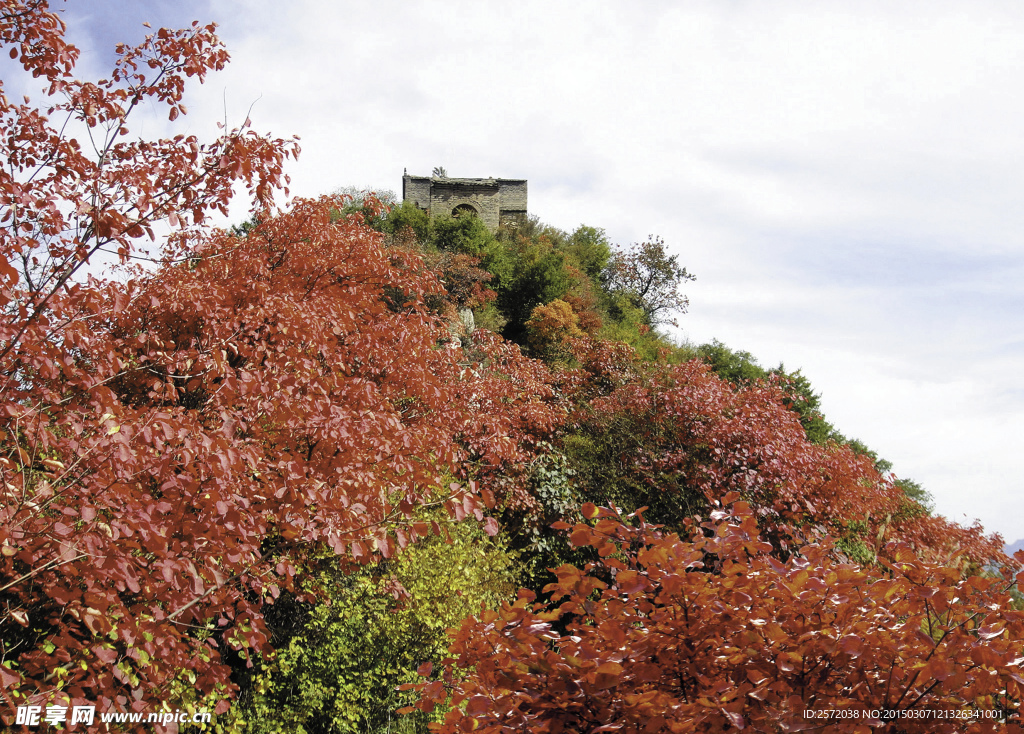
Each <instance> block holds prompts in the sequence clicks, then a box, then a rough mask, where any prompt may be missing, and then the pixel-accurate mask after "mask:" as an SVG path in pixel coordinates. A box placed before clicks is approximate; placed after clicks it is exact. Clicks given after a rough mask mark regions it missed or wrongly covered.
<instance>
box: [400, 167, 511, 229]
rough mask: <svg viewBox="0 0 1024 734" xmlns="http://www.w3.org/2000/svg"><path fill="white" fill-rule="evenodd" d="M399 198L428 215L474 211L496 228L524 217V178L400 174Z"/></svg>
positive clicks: (473, 212)
mask: <svg viewBox="0 0 1024 734" xmlns="http://www.w3.org/2000/svg"><path fill="white" fill-rule="evenodd" d="M402 200H403V201H411V202H412V203H413V204H415V205H416V206H418V207H419V208H420V209H424V210H425V211H427V212H428V213H429V214H430V215H431V216H437V215H439V214H447V215H452V216H457V215H458V214H459V213H460V212H467V213H472V214H475V215H476V216H478V217H480V219H482V220H483V222H484V224H486V225H487V228H488V229H490V230H491V231H492V232H496V231H497V230H498V227H499V226H501V225H506V226H507V225H509V224H514V223H519V222H525V221H526V180H525V179H512V178H448V177H446V176H410V175H409V174H408V173H407V174H405V175H404V176H402Z"/></svg>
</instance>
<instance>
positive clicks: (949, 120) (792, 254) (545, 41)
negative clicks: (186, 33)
mask: <svg viewBox="0 0 1024 734" xmlns="http://www.w3.org/2000/svg"><path fill="white" fill-rule="evenodd" d="M193 19H199V20H202V21H203V22H208V21H210V20H213V21H216V22H217V23H218V24H219V25H220V33H221V36H222V38H223V39H224V40H225V42H226V43H227V45H228V47H229V49H230V51H231V53H232V63H231V65H230V67H229V68H228V69H227V70H226V71H224V72H222V73H220V74H218V75H215V76H213V77H212V78H210V79H209V81H208V83H207V85H206V86H205V87H203V88H198V87H193V88H192V89H191V90H190V93H189V95H188V97H187V98H186V100H185V101H186V104H187V105H188V107H189V109H190V114H189V115H188V117H187V118H185V120H184V123H182V121H181V120H179V122H178V126H177V127H174V128H172V127H169V126H168V124H167V123H166V111H160V112H159V114H158V113H157V112H156V111H154V113H153V115H152V116H151V117H150V118H149V119H147V120H145V121H144V124H141V125H140V124H139V122H138V121H137V122H136V125H135V127H134V128H133V131H134V132H137V133H141V134H144V135H147V136H155V135H163V134H167V133H176V132H185V131H190V132H194V133H196V134H199V135H200V136H201V137H206V138H212V137H213V136H214V135H215V134H216V127H215V122H216V121H217V120H219V119H224V117H225V115H226V116H227V118H228V121H229V123H230V124H232V125H236V124H238V123H240V122H241V121H242V120H244V119H245V116H246V113H247V111H248V110H249V108H250V107H252V119H253V121H254V125H255V127H256V129H257V130H259V131H260V132H270V133H273V134H274V135H276V136H291V135H299V136H301V138H302V141H301V144H302V148H303V153H302V156H301V157H300V159H299V161H298V163H294V164H292V166H291V169H290V172H291V175H292V180H293V186H292V192H293V193H294V194H299V195H318V194H321V193H325V192H328V191H331V190H333V189H336V188H338V187H340V186H350V185H355V186H366V187H370V188H375V189H378V190H383V189H390V190H392V191H397V192H399V193H400V191H401V175H402V170H403V168H408V170H409V172H410V173H413V174H420V175H429V173H430V171H431V169H432V168H433V167H434V166H444V167H445V168H446V169H447V171H448V173H449V174H450V175H452V176H466V177H478V176H496V177H505V178H525V179H528V180H529V206H530V211H531V213H533V214H536V215H538V216H539V217H540V218H541V219H542V220H543V221H544V222H547V223H549V224H553V225H555V226H558V227H561V228H563V229H566V230H571V229H573V228H575V227H576V226H577V225H579V224H581V223H585V224H589V225H593V226H598V227H603V228H604V229H605V230H607V232H608V234H609V236H610V238H611V239H612V240H613V241H615V242H617V243H620V244H628V243H630V242H634V241H638V240H643V239H645V238H646V237H647V235H648V234H657V235H660V236H662V237H663V238H664V239H665V242H666V243H667V244H668V245H669V247H670V248H671V249H672V251H673V252H676V253H678V254H679V255H680V258H681V262H682V263H683V264H684V265H686V267H687V268H688V269H689V270H690V272H693V273H695V274H696V275H697V277H698V280H697V282H696V283H693V284H690V285H689V286H688V289H687V293H688V295H689V296H690V301H691V309H690V313H689V314H688V315H687V316H686V317H684V319H683V320H682V324H681V325H682V329H681V333H680V334H679V335H678V336H680V337H682V338H686V339H689V340H691V341H693V342H695V343H701V342H705V341H709V340H711V339H713V338H717V339H719V340H721V341H723V342H725V343H726V344H727V345H729V346H730V347H733V348H736V349H743V350H747V351H749V352H751V353H753V354H754V355H755V356H756V357H757V358H758V359H759V360H760V361H761V363H762V364H764V365H766V366H774V365H775V364H777V363H779V362H780V361H782V362H784V363H785V365H786V367H787V368H791V369H792V368H797V367H800V368H802V369H803V371H804V374H806V375H807V376H808V377H809V378H810V379H811V381H812V383H813V385H814V386H815V387H816V389H817V390H818V391H819V392H821V393H822V394H823V406H824V411H825V414H826V417H827V418H829V419H830V420H831V421H832V422H833V423H835V424H836V426H837V427H838V428H839V429H840V430H841V431H842V432H843V433H845V434H846V435H848V436H851V437H857V438H860V439H861V440H863V441H864V442H865V443H866V444H867V445H868V446H870V447H872V448H874V449H875V450H877V451H878V452H879V453H880V454H881V455H882V456H883V457H885V458H888V459H889V460H891V461H892V462H893V463H894V467H895V471H896V473H897V474H898V475H899V476H903V477H909V478H912V479H915V480H917V481H919V482H921V483H922V484H923V485H924V486H925V487H926V488H927V489H928V490H929V491H930V492H932V494H933V495H934V496H935V499H936V505H937V510H938V512H940V513H941V514H944V515H946V516H947V517H949V518H950V519H953V520H956V521H958V522H963V523H969V522H971V521H973V519H974V518H979V519H980V520H981V521H982V523H983V524H984V525H985V527H986V528H987V529H989V530H990V531H994V532H999V533H1001V534H1002V535H1003V536H1004V539H1005V540H1006V541H1007V542H1009V541H1013V540H1015V539H1018V538H1021V537H1024V479H1022V475H1021V471H1020V463H1021V457H1022V455H1024V451H1022V445H1021V444H1022V438H1024V388H1022V385H1021V375H1022V372H1024V308H1022V306H1024V303H1022V301H1024V298H1022V292H1024V291H1022V287H1021V281H1022V278H1024V210H1022V205H1021V202H1022V200H1024V139H1022V136H1021V132H1022V131H1021V124H1022V123H1021V121H1022V120H1024V94H1022V92H1024V6H1021V5H1020V4H1019V3H1012V2H984V1H982V0H972V1H971V2H960V3H944V2H936V1H935V0H930V1H929V2H901V3H892V2H844V3H838V2H816V3H796V2H772V3H760V2H742V1H740V0H737V1H734V2H727V1H725V0H715V1H714V2H667V1H666V2H646V3H642V2H631V3H621V2H595V1H594V0H588V1H587V2H559V1H558V0H545V1H544V2H524V1H519V2H515V3H508V2H502V3H497V2H486V1H481V0H475V1H474V2H453V1H451V0H448V1H445V2H419V1H417V2H398V1H397V0H394V1H392V2H386V1H385V2H380V1H378V2H375V3H367V2H336V1H335V2H331V1H328V0H316V1H314V0H308V1H302V0H292V2H289V3H282V2H279V1H277V0H274V1H270V0H267V1H262V0H260V1H257V0H253V1H251V2H243V1H241V0H238V1H232V0H211V1H210V2H191V3H189V2H173V3H172V2H162V1H161V2H136V1H132V2H128V1H127V0H123V1H118V2H91V3H84V2H73V3H72V6H71V8H70V10H69V13H68V20H69V23H70V25H71V28H72V32H73V36H74V38H75V40H76V41H78V42H79V44H80V45H81V46H82V47H83V49H84V51H85V54H86V58H85V59H83V63H82V65H81V68H82V69H89V70H93V71H95V73H96V74H97V75H103V74H105V73H106V69H105V66H106V64H107V61H108V60H109V58H110V51H109V49H110V48H111V47H112V45H113V43H114V42H117V41H132V42H134V41H138V40H140V39H141V37H142V35H143V34H144V32H145V29H144V28H142V27H141V25H140V24H141V22H142V21H143V20H148V21H150V22H151V23H152V24H153V25H154V27H156V26H159V25H167V26H182V25H185V24H187V23H188V22H190V21H191V20H193Z"/></svg>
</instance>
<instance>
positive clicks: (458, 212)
mask: <svg viewBox="0 0 1024 734" xmlns="http://www.w3.org/2000/svg"><path fill="white" fill-rule="evenodd" d="M452 216H453V217H465V216H469V217H478V216H480V212H478V211H477V210H476V207H474V206H472V205H470V204H459V205H458V206H457V207H455V208H454V209H452Z"/></svg>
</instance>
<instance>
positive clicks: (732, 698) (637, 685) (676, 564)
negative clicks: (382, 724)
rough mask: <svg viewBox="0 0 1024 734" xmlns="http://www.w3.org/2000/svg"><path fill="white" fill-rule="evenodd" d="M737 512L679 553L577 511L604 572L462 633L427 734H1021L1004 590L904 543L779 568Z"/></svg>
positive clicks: (1014, 645) (811, 554) (434, 690)
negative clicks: (872, 557)
mask: <svg viewBox="0 0 1024 734" xmlns="http://www.w3.org/2000/svg"><path fill="white" fill-rule="evenodd" d="M736 497H737V495H736V494H729V495H728V496H727V497H726V498H725V500H726V502H728V503H732V504H730V505H727V506H726V507H725V508H724V509H719V510H716V511H715V512H714V513H712V518H711V520H710V521H708V522H705V523H701V524H700V525H699V526H697V525H695V524H691V525H690V526H689V527H688V529H687V532H686V533H684V534H683V535H682V536H679V535H676V534H666V533H663V532H661V531H659V530H658V528H657V527H656V526H650V525H647V524H646V523H644V522H643V521H642V520H641V519H639V518H637V520H636V524H635V526H633V525H630V524H627V522H626V521H625V520H624V519H623V518H622V517H621V516H620V515H619V514H618V513H617V512H616V511H614V510H610V509H604V510H598V509H597V508H595V507H594V506H593V505H590V506H589V507H585V508H584V514H585V515H587V516H589V517H594V516H597V517H598V518H599V519H598V520H597V522H596V524H594V525H593V526H591V525H587V524H578V525H577V526H576V527H575V528H573V529H572V535H571V538H572V542H573V543H574V544H575V545H578V546H588V547H591V548H593V549H594V550H595V551H596V552H597V555H598V557H599V560H597V561H594V562H592V563H590V564H588V565H587V566H586V567H585V568H584V569H577V568H575V567H572V566H568V565H565V566H562V567H561V568H558V569H556V574H557V577H558V580H557V582H556V583H553V584H550V585H549V586H548V587H547V588H546V589H545V591H547V592H550V594H551V602H550V604H547V605H541V604H536V603H534V602H533V599H534V597H533V595H532V594H530V593H522V594H521V595H520V599H519V600H518V601H517V602H516V603H514V604H506V605H504V606H503V607H502V608H501V609H499V610H497V611H493V612H491V611H485V612H483V613H482V614H481V615H480V617H479V618H470V619H468V620H466V622H464V623H463V625H462V627H461V628H460V629H459V630H458V631H457V632H455V633H454V637H453V642H452V647H451V654H452V655H453V660H452V661H451V664H452V665H450V666H449V667H448V669H447V671H446V674H445V675H444V676H443V677H442V678H441V680H439V681H436V682H433V683H429V684H422V685H421V686H419V688H420V690H421V696H422V698H421V700H420V703H419V704H418V705H419V706H420V707H421V708H423V709H426V710H429V709H431V708H433V706H434V705H435V703H437V702H443V701H445V700H447V697H448V696H451V699H450V702H451V703H453V704H455V707H454V708H453V709H452V710H451V711H449V713H448V714H447V716H446V719H445V722H444V723H443V724H441V725H435V726H434V730H435V731H438V732H443V733H444V734H455V733H456V732H464V731H477V732H481V733H483V734H498V733H499V732H501V733H502V734H513V733H518V732H550V733H551V734H557V733H558V732H580V733H583V732H586V733H587V734H590V733H596V732H621V733H622V734H641V733H644V734H654V732H727V731H737V730H743V731H755V732H780V731H782V732H786V731H830V732H833V731H834V732H865V733H866V732H870V731H880V730H881V731H887V732H906V733H910V732H1020V731H1021V727H1020V726H1018V725H1016V724H1008V723H1006V722H1005V720H1006V718H1007V717H1008V716H1016V715H1017V712H1018V708H1019V706H1020V704H1021V695H1022V692H1024V671H1022V669H1021V664H1022V663H1024V657H1022V655H1021V640H1022V639H1024V613H1022V612H1019V611H1014V610H1012V609H1011V607H1010V599H1009V597H1008V596H1007V594H1006V591H1007V589H1008V586H1009V584H1008V583H1007V582H1006V580H1005V579H1003V578H991V579H982V578H979V577H977V576H971V577H968V578H963V577H962V575H961V573H960V571H959V570H958V569H957V568H955V567H950V566H948V565H943V564H939V563H927V562H924V561H921V560H920V559H919V558H918V557H917V556H916V554H915V553H914V552H913V551H911V550H910V549H909V548H908V547H907V546H906V545H905V544H899V543H894V544H893V545H892V546H891V547H890V548H889V549H888V552H887V554H886V555H887V556H888V557H890V558H892V559H893V560H892V561H887V562H885V563H884V564H883V565H882V566H881V567H868V568H864V567H861V566H858V565H856V564H851V563H844V562H841V560H840V559H839V557H837V554H836V553H835V548H834V546H833V545H832V543H831V541H830V540H829V539H828V538H820V539H818V540H817V542H814V543H809V544H807V545H804V546H802V547H800V548H799V549H797V550H796V551H795V552H794V553H793V555H792V556H791V557H790V558H789V560H788V561H787V562H784V563H783V562H780V561H779V560H777V559H776V558H775V557H774V555H773V554H772V550H773V549H772V545H771V544H770V543H767V542H765V541H764V540H762V539H761V538H760V537H759V531H758V526H757V521H756V518H755V515H754V512H753V510H752V508H751V507H750V506H749V505H748V504H746V503H744V502H736V501H735V500H736ZM1019 555H1020V556H1021V558H1020V559H1019V560H1024V554H1019ZM1017 580H1018V581H1021V580H1024V573H1022V574H1020V575H1019V576H1018V578H1017ZM1011 583H1012V582H1011ZM453 666H454V668H455V669H454V670H453ZM460 676H461V677H460ZM808 711H810V712H812V714H811V716H808V715H807V713H806V712H808ZM816 712H821V713H820V714H819V713H816ZM817 716H824V717H829V718H815V717H817ZM886 722H891V723H889V724H888V726H885V728H884V729H880V727H882V726H883V725H884V724H885V723H886Z"/></svg>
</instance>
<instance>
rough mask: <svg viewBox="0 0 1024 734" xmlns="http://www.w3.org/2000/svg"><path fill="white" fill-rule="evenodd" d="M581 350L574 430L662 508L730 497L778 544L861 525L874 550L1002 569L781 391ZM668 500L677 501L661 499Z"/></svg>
mask: <svg viewBox="0 0 1024 734" xmlns="http://www.w3.org/2000/svg"><path fill="white" fill-rule="evenodd" d="M577 353H578V355H579V357H578V358H581V361H582V362H583V367H582V369H581V370H580V371H578V372H576V373H575V374H571V375H569V376H567V377H566V379H565V382H564V384H565V387H566V389H567V391H570V392H571V393H572V395H573V396H574V397H575V399H576V404H577V408H576V410H575V411H574V413H573V418H572V422H573V424H574V428H575V431H576V432H577V433H582V434H585V435H612V436H614V437H616V438H617V441H612V442H610V443H611V444H612V445H613V447H614V449H615V454H614V455H613V456H609V457H605V459H606V460H607V461H610V462H613V463H614V464H615V465H616V466H618V467H619V470H620V472H621V473H622V474H623V475H624V476H627V477H628V478H629V480H630V481H631V483H632V484H633V485H634V486H637V487H640V488H643V491H644V492H648V493H650V494H651V495H652V496H654V497H656V498H657V500H656V501H657V502H659V503H662V502H666V501H667V502H672V501H677V502H683V501H684V500H685V497H684V495H689V496H691V497H692V496H693V495H697V496H699V497H700V498H701V499H702V503H708V502H714V501H717V500H720V499H721V497H722V496H723V495H725V494H726V493H727V492H733V491H735V492H739V493H741V495H742V496H743V497H744V499H745V500H747V501H749V502H751V503H753V504H754V505H755V506H756V507H757V508H758V513H759V522H760V524H761V528H762V530H764V531H767V532H769V533H780V532H781V533H782V536H780V541H781V542H783V543H784V542H785V533H786V532H787V531H786V528H788V527H790V526H794V527H814V526H820V527H823V528H827V529H828V530H829V532H831V533H833V534H834V535H836V536H842V535H844V534H845V533H847V531H848V529H849V528H851V527H859V528H860V531H859V532H860V537H861V538H862V539H864V540H866V541H867V543H868V545H869V546H870V550H871V551H873V552H874V553H879V552H882V553H884V547H885V545H886V542H887V540H889V539H899V540H902V541H905V542H907V543H910V544H911V546H912V547H913V548H914V549H915V550H916V552H917V553H919V555H920V556H921V557H922V558H927V559H931V560H935V559H940V558H947V557H949V556H950V555H952V554H954V553H959V554H960V555H961V559H962V561H963V562H964V563H967V564H971V565H972V566H973V568H974V569H975V570H977V569H978V568H979V567H981V566H983V565H984V564H986V563H988V562H990V561H991V560H993V559H995V560H998V559H1003V560H1005V559H1004V558H1003V556H1002V551H1001V543H1000V542H999V539H998V538H997V537H986V536H985V535H984V533H983V532H982V529H981V528H980V527H979V526H975V527H972V528H963V527H961V526H958V525H955V524H953V523H949V522H947V521H945V520H943V519H942V518H934V517H927V516H923V515H922V511H921V510H920V508H918V507H917V506H916V504H915V503H914V502H913V501H912V500H910V499H909V498H908V497H907V496H906V495H905V494H904V493H903V491H902V490H900V488H899V487H897V486H896V485H895V484H894V483H893V482H892V481H891V480H889V479H888V478H886V477H883V476H882V475H880V474H879V473H878V472H877V471H876V470H875V468H874V466H873V464H872V462H871V461H870V460H869V459H868V458H867V457H865V456H861V455H857V454H855V453H854V452H853V451H852V450H850V448H849V447H847V446H838V445H835V444H828V445H819V444H814V443H812V442H810V441H808V440H807V437H806V434H805V432H804V430H803V428H802V427H801V425H800V422H799V420H798V416H797V414H796V413H794V412H793V411H791V410H788V409H787V408H786V407H785V403H786V394H785V393H784V391H783V390H782V389H781V387H780V386H778V385H775V384H764V385H753V386H747V387H739V388H737V387H736V386H734V385H732V384H730V383H729V382H727V381H725V380H723V379H721V378H719V377H717V376H716V375H714V374H713V373H712V372H711V370H710V369H709V368H708V367H707V366H706V365H704V364H703V363H701V362H699V361H693V362H688V363H685V364H681V365H674V366H664V365H660V366H659V365H654V366H647V367H642V366H641V365H638V364H636V363H631V362H630V361H629V359H628V353H626V352H624V351H622V349H621V347H620V349H619V351H617V352H616V351H613V350H612V348H611V347H610V346H602V345H600V344H593V343H592V344H591V346H590V348H589V350H586V349H583V348H580V349H578V350H577ZM673 493H675V494H676V495H677V499H676V500H672V499H671V498H669V499H667V500H666V499H665V495H666V494H667V495H672V494H673ZM638 501H644V502H645V503H647V504H653V501H652V502H646V501H645V500H643V498H642V496H641V497H638Z"/></svg>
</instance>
